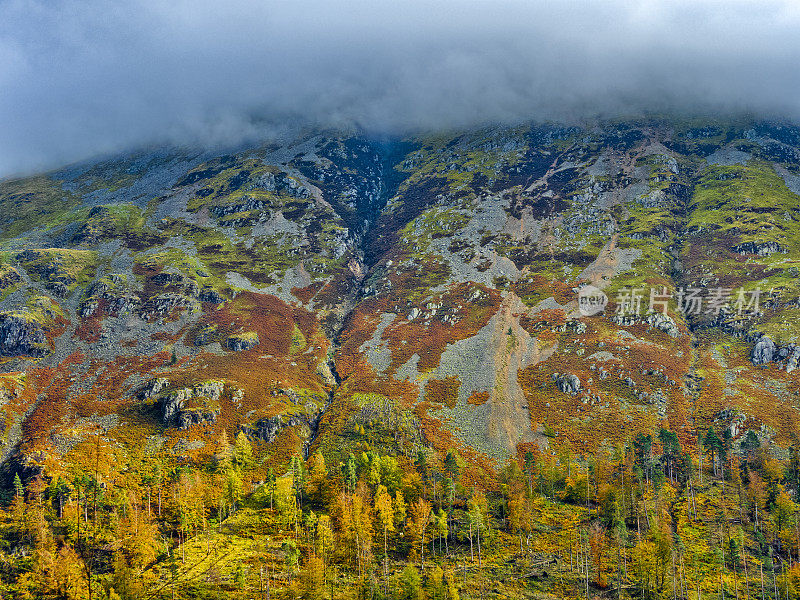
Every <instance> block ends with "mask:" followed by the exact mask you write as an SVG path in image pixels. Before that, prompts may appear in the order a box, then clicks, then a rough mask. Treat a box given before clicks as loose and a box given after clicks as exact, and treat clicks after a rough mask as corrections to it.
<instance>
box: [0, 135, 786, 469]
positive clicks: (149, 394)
mask: <svg viewBox="0 0 800 600" xmlns="http://www.w3.org/2000/svg"><path fill="white" fill-rule="evenodd" d="M799 193H800V132H799V131H798V130H797V129H796V128H793V127H789V126H784V125H776V124H772V123H758V122H744V121H742V122H710V121H707V120H706V121H702V122H694V121H682V120H676V119H664V120H655V119H654V120H649V121H641V122H613V123H600V124H597V125H595V126H591V127H584V128H577V127H559V126H550V125H535V126H524V127H518V128H511V129H506V128H490V129H485V130H479V131H467V132H451V133H443V134H437V135H435V136H427V137H426V136H421V137H417V138H414V139H408V140H403V141H402V142H401V141H393V142H380V143H378V142H375V141H372V140H369V139H365V138H360V137H358V136H354V135H348V134H339V133H319V134H309V135H307V136H301V137H298V138H297V139H293V140H289V141H284V142H281V143H272V144H268V145H265V146H262V147H258V148H253V149H247V150H242V151H239V152H236V153H233V154H227V155H223V156H217V155H214V154H213V153H207V152H200V151H197V152H193V151H187V150H170V151H156V152H146V153H141V154H137V155H133V156H125V157H121V158H115V159H110V160H106V161H103V162H98V163H93V164H87V165H80V166H73V167H70V168H67V169H64V170H61V171H57V172H54V173H50V174H46V175H40V176H37V177H31V178H27V179H22V180H12V181H4V182H2V183H0V208H1V210H0V214H2V215H3V216H2V218H1V219H2V220H0V239H1V240H2V247H3V252H2V254H1V255H0V286H1V287H2V292H0V294H1V297H2V300H0V355H2V356H3V357H4V358H3V359H2V370H3V375H1V376H0V381H2V386H3V391H2V399H3V405H2V410H3V411H4V414H5V429H4V450H3V458H4V460H5V461H6V470H5V471H6V473H7V475H8V477H9V478H10V477H13V474H14V473H15V472H16V471H18V470H19V471H21V472H23V473H24V474H26V475H28V476H29V475H32V474H35V473H37V472H39V471H42V470H44V472H46V473H47V474H48V475H49V476H54V475H57V474H58V473H59V471H60V470H61V469H63V468H64V467H65V465H69V464H72V463H73V462H75V461H80V460H81V453H82V451H83V450H85V444H86V443H87V440H89V439H91V436H92V434H93V433H95V432H96V431H97V430H98V428H99V429H100V430H101V431H102V434H103V435H104V436H106V437H107V438H108V439H110V440H113V441H114V442H116V443H118V444H119V447H120V452H121V460H123V461H124V460H126V458H125V456H126V455H127V454H131V453H133V452H134V450H135V449H137V448H150V449H152V450H153V451H155V450H156V449H158V448H160V449H161V451H166V452H169V453H171V454H172V455H173V456H175V457H176V458H177V457H183V456H185V457H188V459H190V460H203V459H204V458H203V457H207V456H208V455H209V453H213V452H214V448H215V447H216V441H217V439H218V437H219V435H220V433H221V432H222V431H223V430H226V431H227V434H228V436H234V435H235V434H236V433H237V431H239V430H243V431H245V432H247V433H248V435H249V436H250V437H251V439H252V440H253V442H254V443H257V448H258V451H259V452H261V453H262V455H263V456H265V457H267V460H266V461H265V462H263V463H262V467H261V468H262V469H264V470H266V469H267V468H269V467H276V468H280V467H281V466H283V465H285V463H286V461H287V460H288V458H289V457H290V456H291V455H292V454H294V453H296V452H306V453H308V452H310V451H312V452H313V451H314V450H317V449H320V450H322V451H323V453H324V454H325V455H326V456H327V457H328V458H329V460H333V461H334V462H335V461H337V460H343V459H344V457H346V456H347V453H349V452H350V451H352V450H353V449H354V448H357V447H359V446H358V445H359V444H363V443H364V442H368V443H370V444H372V445H373V446H376V445H377V446H378V447H384V446H385V447H387V448H391V449H393V451H395V452H399V453H401V454H407V455H409V456H411V455H413V453H414V452H415V448H416V447H417V446H418V445H420V444H423V445H432V446H434V447H436V448H438V449H440V450H443V451H444V450H446V449H447V448H450V447H459V448H460V449H461V450H462V451H463V453H464V454H465V456H467V457H468V458H469V459H470V464H471V465H472V468H473V470H474V471H473V473H474V476H476V477H477V476H479V475H478V474H479V473H480V472H481V471H482V470H483V469H486V468H488V467H489V466H491V464H492V462H491V461H497V462H496V463H495V464H499V463H502V462H503V461H505V459H506V458H507V457H508V456H513V455H517V454H519V455H522V454H524V453H525V452H526V451H527V450H530V449H532V448H534V447H536V448H538V449H540V450H544V449H545V448H547V446H548V444H549V443H550V442H551V441H552V440H556V441H557V442H558V443H559V444H561V443H564V440H567V441H568V443H569V444H571V445H572V446H573V447H574V448H575V449H576V450H577V451H579V452H581V453H583V452H593V451H595V450H597V449H598V448H600V447H603V446H607V445H613V444H616V443H623V442H625V441H626V440H630V439H632V437H633V436H635V434H636V433H637V432H646V431H651V430H652V429H653V428H655V427H656V426H657V425H659V424H663V425H665V426H667V428H668V429H670V430H673V431H675V432H677V433H678V435H679V437H680V439H681V442H682V443H683V444H684V445H685V446H686V447H693V445H696V431H697V430H698V429H700V428H704V427H708V426H709V425H711V424H717V425H720V426H722V427H723V428H725V427H729V428H731V431H732V434H733V438H734V439H735V440H739V439H742V436H744V435H745V433H746V432H747V431H748V430H752V431H754V432H755V433H756V435H757V436H759V438H760V439H762V440H764V441H769V442H773V443H774V444H775V445H774V449H775V452H778V453H780V452H781V449H782V448H784V449H785V448H786V447H787V446H788V445H789V444H790V443H791V442H792V435H793V434H794V432H795V431H796V430H797V426H798V405H797V400H796V398H797V378H798V377H800V375H798V373H797V372H795V371H794V368H795V367H796V365H797V360H798V358H800V351H798V353H797V354H795V349H794V346H793V344H794V343H795V342H796V340H797V334H798V331H797V328H798V323H800V321H798V320H797V319H796V316H797V313H798V311H800V308H798V307H799V306H800V304H798V295H799V294H800V284H798V282H797V274H798V269H800V244H798V243H797V242H798V236H800V226H799V225H800V224H799V223H798V219H800V212H798V211H800V196H798V194H799ZM587 284H591V285H593V286H596V287H597V288H601V289H602V290H603V291H604V292H605V293H606V294H607V296H608V297H609V299H610V304H609V305H608V306H607V309H606V311H605V314H603V315H595V316H584V315H582V314H581V313H580V311H579V310H578V303H577V292H578V290H579V289H580V287H581V286H583V285H587ZM682 288H683V289H684V290H686V289H688V288H698V289H700V290H702V292H701V295H703V296H704V297H705V298H706V300H708V299H709V298H710V295H711V294H713V293H715V292H714V290H717V289H720V288H722V289H723V290H728V291H723V292H717V293H718V294H719V293H722V294H728V295H729V296H730V302H729V305H728V309H727V310H720V309H719V306H716V308H715V305H713V304H708V303H706V304H704V305H703V310H702V312H701V313H700V314H684V313H682V312H681V311H680V310H678V308H679V307H678V302H677V300H678V296H679V293H682V292H679V291H680V290H681V289H682ZM651 289H653V290H657V291H659V292H663V291H664V290H666V293H667V294H672V295H673V298H672V299H671V300H670V302H669V311H668V315H667V316H660V315H654V314H651V315H649V316H648V315H647V314H646V309H647V305H648V301H649V293H650V290H651ZM756 289H759V290H761V291H762V293H761V296H760V305H759V311H758V312H757V313H754V314H751V312H752V311H751V310H747V311H743V314H741V315H739V314H737V311H736V307H735V306H734V304H735V301H736V299H737V297H738V296H737V294H739V291H740V290H741V291H742V293H744V294H746V296H745V297H746V298H747V299H748V300H750V299H752V297H753V294H752V292H753V291H754V290H756ZM630 290H639V292H637V294H638V293H640V294H641V295H642V297H643V300H642V302H643V307H644V308H643V310H642V311H641V314H639V315H625V314H621V313H620V314H615V311H616V310H618V309H624V308H625V306H624V299H625V298H626V297H627V298H630ZM626 294H627V296H626ZM718 304H719V303H718ZM659 306H661V305H656V308H659ZM751 308H753V307H751ZM622 312H624V311H622ZM762 335H766V336H767V337H765V338H762V337H761V336H762ZM759 340H760V341H759ZM754 363H755V364H754Z"/></svg>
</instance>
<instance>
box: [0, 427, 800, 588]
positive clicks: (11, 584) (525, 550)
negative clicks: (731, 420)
mask: <svg viewBox="0 0 800 600" xmlns="http://www.w3.org/2000/svg"><path fill="white" fill-rule="evenodd" d="M361 446H362V447H363V448H365V449H364V450H363V451H361V452H358V453H350V454H346V455H337V456H331V457H329V458H328V460H326V457H325V456H323V455H322V454H321V453H315V454H313V455H312V456H310V457H309V458H308V460H303V459H302V458H300V457H299V456H295V457H293V458H292V459H291V460H290V461H289V463H288V464H286V465H284V466H283V467H282V468H281V469H279V470H278V471H279V472H277V473H276V472H275V470H273V469H271V468H268V467H267V466H266V465H267V464H269V463H268V462H265V460H264V459H265V454H264V453H265V451H266V450H267V449H266V448H262V447H260V446H256V448H255V450H254V447H253V445H252V444H251V441H250V440H248V438H247V437H246V436H245V435H244V433H241V432H240V433H239V434H238V435H237V436H236V438H235V440H234V441H233V443H231V442H230V441H229V439H228V437H227V435H226V434H224V433H223V434H222V435H221V436H220V438H219V440H218V441H217V444H216V447H215V448H213V449H212V452H209V453H208V454H207V455H206V456H207V458H206V459H204V460H202V461H198V462H180V461H177V460H176V458H175V457H171V456H170V455H169V454H167V453H163V452H157V453H148V452H145V451H144V450H141V451H140V452H139V454H137V455H133V456H126V460H120V459H119V449H118V448H117V447H116V446H114V445H113V444H111V443H110V442H109V441H108V440H106V439H105V438H103V437H102V436H101V435H99V434H98V435H97V436H96V439H95V440H94V442H93V443H91V444H87V447H86V451H85V452H84V453H83V460H82V461H81V462H80V464H72V465H64V469H63V470H62V471H61V472H59V473H54V474H52V475H51V476H49V477H48V476H45V475H39V476H36V477H34V478H31V479H30V480H28V481H26V482H23V481H22V479H21V478H20V477H19V476H17V477H15V479H14V486H13V489H12V490H9V495H10V496H11V501H10V504H9V505H8V506H7V507H6V509H5V516H6V519H5V526H4V529H3V532H2V555H1V556H0V578H1V579H2V587H0V592H2V594H3V596H2V597H10V598H32V599H33V598H64V599H84V598H86V599H90V600H91V599H95V598H97V599H107V600H112V599H114V600H117V599H121V600H129V599H130V600H132V599H137V600H138V599H143V598H200V597H219V596H215V595H214V594H215V593H216V594H222V593H224V594H225V597H234V598H235V597H241V598H270V600H271V599H272V598H284V597H285V598H297V597H305V598H325V597H332V598H403V599H407V598H408V599H424V598H430V599H432V600H433V599H436V600H455V599H456V598H460V597H461V598H486V597H493V596H497V595H511V596H515V595H517V596H520V597H524V596H525V595H526V594H534V593H549V594H551V595H553V596H555V597H560V598H593V597H609V598H652V599H656V598H673V599H677V598H683V599H702V598H725V597H730V598H762V599H764V598H771V599H773V600H778V599H783V598H786V599H794V598H800V562H799V561H800V520H799V519H798V504H797V502H796V500H797V498H798V487H799V484H800V477H799V475H800V459H799V458H798V451H797V447H798V446H797V444H795V445H793V446H792V447H791V448H790V449H789V452H788V457H786V458H785V459H784V460H778V459H776V458H774V457H772V456H771V455H770V453H769V452H768V451H767V449H766V448H764V447H762V446H761V443H760V441H759V438H758V436H757V435H755V434H754V433H753V432H748V433H747V434H746V435H745V436H743V438H742V440H741V441H740V442H738V443H736V444H735V443H734V440H733V439H732V436H731V435H730V433H729V432H726V431H723V432H717V431H715V430H714V429H713V428H709V429H706V430H704V431H702V432H701V433H700V434H699V435H698V439H697V444H696V446H695V447H696V448H698V449H699V451H695V452H694V453H690V452H688V451H687V450H686V449H685V448H683V447H682V445H681V442H680V440H679V438H678V436H677V435H676V434H675V433H674V432H671V431H668V430H666V429H661V430H660V431H658V432H654V433H653V434H652V435H646V434H639V435H637V436H636V437H635V438H633V439H631V440H630V442H629V443H628V444H625V445H621V446H619V447H615V448H610V449H608V450H606V451H602V452H599V453H597V454H596V455H594V456H592V457H588V458H587V457H581V456H576V455H575V454H574V453H573V452H572V450H571V448H570V447H569V445H561V446H556V445H555V444H553V445H552V446H551V448H549V449H547V450H545V451H540V450H539V449H538V448H534V449H532V450H531V451H529V452H526V453H524V454H523V455H521V456H520V457H518V458H517V459H514V460H511V461H509V462H508V463H507V464H506V465H505V466H503V467H502V468H501V469H500V470H499V471H497V472H490V471H489V470H488V469H487V471H486V472H487V475H486V477H485V478H483V479H481V480H479V481H476V480H475V479H474V478H466V477H465V473H466V471H467V464H466V463H465V460H464V459H463V458H462V457H461V456H460V455H459V454H458V452H456V451H455V450H450V451H448V452H446V453H445V454H444V455H442V454H440V453H437V452H436V451H434V450H432V449H430V448H424V447H421V448H418V450H417V451H416V453H415V454H413V455H411V456H407V455H399V456H392V455H386V454H381V453H380V452H378V451H375V450H371V449H368V448H369V445H368V440H364V441H362V442H361ZM242 523H249V524H250V525H251V527H250V529H249V530H248V531H249V533H248V535H251V536H253V537H256V538H258V539H261V540H263V550H262V551H261V552H260V553H259V555H258V556H255V557H253V556H247V557H244V556H243V557H242V560H241V561H240V563H241V564H238V565H237V567H236V568H235V569H228V570H227V571H226V572H216V571H214V567H215V565H216V564H217V562H215V561H217V560H222V557H220V558H219V559H217V558H214V557H216V556H217V554H216V553H214V554H212V552H211V549H210V544H211V540H214V539H216V538H215V536H218V535H223V534H227V533H230V531H233V524H238V525H237V526H239V525H241V524H242ZM201 539H202V540H207V543H208V544H209V549H208V551H207V552H206V554H205V555H203V556H200V557H198V556H197V552H196V550H195V549H194V545H193V544H192V542H193V541H197V540H201ZM245 558H247V560H245ZM201 563H202V568H201V567H200V566H199V565H201ZM211 573H214V577H211V576H210V574H211Z"/></svg>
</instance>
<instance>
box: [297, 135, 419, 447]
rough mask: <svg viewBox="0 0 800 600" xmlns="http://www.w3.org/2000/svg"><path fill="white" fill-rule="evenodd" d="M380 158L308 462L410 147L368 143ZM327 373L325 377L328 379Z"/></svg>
mask: <svg viewBox="0 0 800 600" xmlns="http://www.w3.org/2000/svg"><path fill="white" fill-rule="evenodd" d="M371 145H372V146H373V147H374V149H375V150H376V152H377V154H378V155H379V156H380V164H381V168H380V173H379V181H378V186H379V188H378V189H379V194H378V197H377V199H376V201H375V202H374V203H373V204H372V205H371V206H370V207H369V210H368V212H367V214H365V215H364V218H363V222H362V226H361V228H360V229H359V230H358V231H356V232H355V233H354V234H353V240H354V241H355V243H356V247H357V248H358V256H359V260H360V262H361V263H362V271H363V276H362V277H360V278H354V279H353V288H352V289H351V290H350V293H349V295H348V298H347V299H346V300H345V302H346V310H345V311H344V314H343V316H342V318H341V319H339V320H338V321H337V322H336V324H335V327H333V328H332V329H331V330H330V331H329V332H328V337H329V340H330V342H331V345H330V349H329V351H328V357H327V359H326V367H327V371H328V373H326V376H325V379H326V384H327V387H328V400H327V402H326V404H325V406H324V407H323V408H322V411H321V412H320V414H319V415H318V416H317V418H316V419H314V421H313V422H312V423H310V424H309V426H310V429H311V434H310V436H309V437H308V439H307V440H306V441H305V443H304V444H303V457H304V458H306V459H308V457H309V455H310V452H311V449H312V446H313V445H314V442H316V440H317V438H318V436H319V430H320V425H321V424H322V421H323V419H324V418H325V417H326V415H327V414H328V409H329V408H330V406H331V404H332V403H333V400H334V398H335V396H336V393H337V391H338V390H339V387H340V386H341V383H342V381H341V377H340V376H339V373H338V371H337V370H336V352H337V350H338V349H339V338H340V335H341V333H342V331H343V330H344V327H345V325H346V324H347V320H348V319H349V318H350V315H351V313H352V311H353V309H354V308H355V307H356V305H357V304H358V301H359V300H360V299H361V298H362V297H363V294H364V282H365V281H367V280H368V279H369V275H370V273H371V272H372V269H373V268H374V267H375V264H376V263H377V262H378V260H379V258H380V256H376V255H375V254H373V253H372V252H370V249H369V243H370V241H371V240H372V239H373V236H374V231H375V226H376V222H377V220H378V217H379V216H380V213H381V211H382V210H383V209H384V207H385V206H386V204H387V203H388V201H389V199H390V198H392V197H393V196H394V194H395V193H396V192H397V189H398V188H399V186H400V184H401V183H402V182H403V180H404V179H405V176H404V175H403V174H402V173H400V172H398V171H397V170H395V169H394V165H396V164H397V163H398V162H399V161H400V159H402V157H403V156H404V155H405V154H407V153H408V151H409V147H410V145H409V144H407V143H404V142H399V141H394V140H391V141H384V142H375V143H372V144H371ZM328 374H329V376H328Z"/></svg>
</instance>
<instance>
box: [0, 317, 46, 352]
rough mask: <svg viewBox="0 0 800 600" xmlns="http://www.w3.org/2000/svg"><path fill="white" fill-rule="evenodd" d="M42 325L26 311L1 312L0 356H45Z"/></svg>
mask: <svg viewBox="0 0 800 600" xmlns="http://www.w3.org/2000/svg"><path fill="white" fill-rule="evenodd" d="M46 339H47V338H46V337H45V331H44V328H43V327H42V325H41V324H40V323H39V322H38V321H37V320H36V319H35V318H34V317H33V315H29V314H26V313H15V312H2V313H0V356H44V355H45V354H46V353H47V346H46Z"/></svg>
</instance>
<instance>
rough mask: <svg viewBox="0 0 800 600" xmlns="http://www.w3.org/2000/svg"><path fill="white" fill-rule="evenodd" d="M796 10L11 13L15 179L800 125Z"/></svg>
mask: <svg viewBox="0 0 800 600" xmlns="http://www.w3.org/2000/svg"><path fill="white" fill-rule="evenodd" d="M798 34H800V6H798V5H797V4H796V3H792V2H778V1H769V0H768V1H763V2H742V1H735V0H734V1H731V0H729V1H726V2H722V1H708V0H701V1H695V2H686V1H684V0H678V1H673V2H668V1H665V0H650V1H643V2H638V3H631V2H624V1H622V0H609V1H603V2H600V1H590V0H579V1H575V2H562V3H558V4H555V5H554V3H549V2H541V1H538V0H533V1H527V2H526V1H520V0H498V1H476V0H473V1H468V0H462V1H460V2H456V1H453V0H440V1H423V0H408V1H405V2H401V3H394V2H379V1H375V0H373V1H372V2H367V1H364V0H355V1H351V2H338V1H331V2H325V1H322V0H312V1H306V2H274V1H271V2H256V1H253V0H230V1H229V2H226V3H219V2H216V3H212V2H205V1H196V2H189V1H185V0H179V1H177V2H172V3H169V4H167V3H163V2H157V1H154V0H133V1H131V2H127V3H125V4H121V3H115V2H111V1H108V0H75V1H70V2H67V1H58V0H55V1H35V0H0V176H4V175H9V174H13V173H21V172H31V171H34V170H37V169H42V168H47V167H52V166H56V165H59V164H62V163H65V162H70V161H74V160H79V159H82V158H85V157H88V156H91V155H95V154H99V153H107V152H115V151H119V150H123V149H126V148H131V147H136V146H141V145H143V144H151V143H192V144H215V143H235V142H236V141H237V140H241V139H244V138H245V137H248V136H258V135H261V134H262V133H263V130H264V129H266V130H269V128H271V127H274V126H276V125H279V124H281V123H285V122H292V123H307V124H310V125H316V126H321V127H341V126H357V127H360V128H363V129H365V130H367V131H370V132H375V133H388V134H402V133H404V132H408V131H416V130H425V129H438V128H451V127H470V126H475V125H482V124H486V123H495V122H499V123H515V122H519V121H525V120H543V119H557V120H558V119H566V120H574V119H580V118H584V117H591V116H595V115H602V116H615V115H629V114H635V113H637V112H642V111H670V110H681V111H695V110H696V111H707V112H711V113H724V112H741V111H749V112H754V113H757V114H763V115H765V116H777V115H779V116H783V117H786V118H788V119H794V120H798V119H800V35H798Z"/></svg>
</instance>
